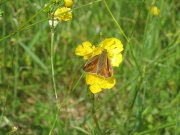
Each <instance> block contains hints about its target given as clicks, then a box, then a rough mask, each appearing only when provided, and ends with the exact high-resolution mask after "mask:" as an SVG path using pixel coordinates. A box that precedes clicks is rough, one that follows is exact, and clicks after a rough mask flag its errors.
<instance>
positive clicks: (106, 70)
mask: <svg viewBox="0 0 180 135" xmlns="http://www.w3.org/2000/svg"><path fill="white" fill-rule="evenodd" d="M83 70H84V71H85V72H89V73H93V74H97V75H100V76H103V77H105V78H110V77H112V76H113V68H112V65H111V62H110V60H109V58H108V53H107V50H106V49H104V50H103V51H102V53H101V54H99V55H95V56H93V57H91V58H90V59H89V60H88V61H87V62H86V64H85V65H84V68H83Z"/></svg>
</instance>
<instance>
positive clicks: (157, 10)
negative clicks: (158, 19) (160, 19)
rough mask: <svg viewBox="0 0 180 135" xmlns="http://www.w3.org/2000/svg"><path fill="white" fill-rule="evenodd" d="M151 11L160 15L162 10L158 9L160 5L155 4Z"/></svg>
mask: <svg viewBox="0 0 180 135" xmlns="http://www.w3.org/2000/svg"><path fill="white" fill-rule="evenodd" d="M151 13H152V14H153V15H154V16H158V15H159V13H160V11H159V9H158V7H156V6H154V7H152V8H151Z"/></svg>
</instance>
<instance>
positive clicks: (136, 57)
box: [0, 0, 180, 135]
mask: <svg viewBox="0 0 180 135" xmlns="http://www.w3.org/2000/svg"><path fill="white" fill-rule="evenodd" d="M48 2H49V1H48V0H46V1H45V0H41V1H36V0H32V1H26V0H21V1H18V0H14V1H13V2H12V1H10V0H3V1H0V12H1V13H3V14H2V16H1V17H0V135H1V134H2V135H5V134H11V131H12V127H13V126H16V127H18V129H17V131H15V134H16V135H24V134H32V135H34V134H40V135H41V134H42V135H47V134H58V135H81V134H82V135H84V134H89V135H91V134H94V135H95V134H103V135H104V134H110V135H117V134H119V135H126V134H133V135H136V134H137V135H144V134H147V135H151V134H152V135H164V134H172V135H178V134H180V36H179V35H180V13H179V12H178V9H179V5H180V4H179V1H178V0H173V1H171V0H167V1H164V0H158V1H157V0H154V1H150V0H147V1H143V0H142V1H140V0H134V1H127V0H106V2H107V5H106V4H105V3H104V2H103V0H102V1H101V0H99V1H94V0H89V1H85V0H84V1H81V0H74V3H75V4H74V7H73V8H74V9H73V19H72V20H71V21H69V22H62V23H60V24H58V26H57V27H56V28H55V35H54V39H53V38H52V36H51V28H50V27H49V25H48V14H47V13H46V12H43V9H44V5H45V4H46V3H48ZM153 5H155V6H157V7H158V8H159V9H160V15H159V16H153V15H152V13H151V12H150V8H151V7H152V6H153ZM108 37H116V38H118V39H120V40H121V41H122V43H123V45H124V51H123V62H122V64H121V65H120V67H118V68H114V70H115V74H114V76H115V77H116V79H117V83H116V86H115V87H114V88H112V89H111V90H105V91H103V92H101V93H99V94H97V95H95V97H94V100H93V97H92V94H91V93H90V91H89V88H88V86H87V85H86V83H85V74H84V71H83V70H82V66H83V65H84V63H85V61H83V60H82V59H81V58H80V57H78V56H76V55H75V49H76V47H77V45H78V44H80V43H82V42H83V41H86V40H89V41H91V42H92V43H93V44H96V45H97V44H98V43H99V42H101V41H102V40H104V39H105V38H108ZM52 39H53V47H54V48H55V50H54V52H53V53H54V57H51V56H52V50H51V47H52V46H51V45H52ZM51 58H53V59H51ZM52 60H53V66H54V79H55V85H56V89H57V99H56V97H55V92H54V88H53V82H52V70H51V68H52V65H51V62H52ZM57 104H58V106H57Z"/></svg>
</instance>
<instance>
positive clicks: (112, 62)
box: [111, 53, 122, 67]
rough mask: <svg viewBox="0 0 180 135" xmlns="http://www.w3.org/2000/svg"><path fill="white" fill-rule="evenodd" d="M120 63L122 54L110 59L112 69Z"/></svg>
mask: <svg viewBox="0 0 180 135" xmlns="http://www.w3.org/2000/svg"><path fill="white" fill-rule="evenodd" d="M121 62H122V54H121V53H119V54H116V55H114V57H112V59H111V65H112V66H113V67H118V66H119V64H120V63H121Z"/></svg>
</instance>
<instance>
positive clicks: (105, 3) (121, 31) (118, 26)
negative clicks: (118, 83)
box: [103, 0, 142, 75]
mask: <svg viewBox="0 0 180 135" xmlns="http://www.w3.org/2000/svg"><path fill="white" fill-rule="evenodd" d="M103 2H104V5H105V7H106V9H107V11H108V12H109V14H110V15H111V17H112V19H113V21H114V23H115V24H116V26H117V28H118V30H119V32H120V34H122V35H123V36H124V38H125V39H126V41H127V44H128V46H129V49H130V52H131V55H132V57H133V59H134V62H135V65H136V67H137V69H138V72H139V74H140V75H142V74H141V70H140V67H139V65H138V63H137V60H136V57H135V55H134V53H133V50H132V47H131V46H130V44H129V43H130V39H129V38H128V37H127V36H126V34H125V33H124V31H123V30H122V28H121V26H120V25H119V23H118V21H117V20H116V18H115V17H114V15H113V14H112V12H111V10H110V8H109V6H108V4H107V2H106V0H103Z"/></svg>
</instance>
